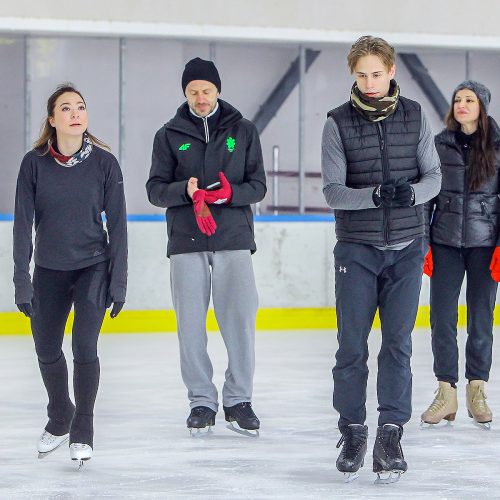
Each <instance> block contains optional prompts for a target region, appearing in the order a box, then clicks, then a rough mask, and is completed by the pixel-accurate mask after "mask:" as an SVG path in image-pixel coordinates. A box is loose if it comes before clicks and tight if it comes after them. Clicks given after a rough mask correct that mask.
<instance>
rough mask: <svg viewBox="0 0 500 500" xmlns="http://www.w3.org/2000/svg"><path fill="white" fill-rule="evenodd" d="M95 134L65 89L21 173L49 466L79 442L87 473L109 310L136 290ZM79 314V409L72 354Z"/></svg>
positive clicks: (19, 232)
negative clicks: (58, 452)
mask: <svg viewBox="0 0 500 500" xmlns="http://www.w3.org/2000/svg"><path fill="white" fill-rule="evenodd" d="M87 125H88V116H87V107H86V104H85V100H84V99H83V97H82V94H81V93H80V92H79V91H78V90H76V89H75V87H74V86H73V85H72V84H70V83H66V84H63V85H60V86H59V87H58V88H57V89H56V91H55V92H54V93H53V94H52V95H51V96H50V97H49V99H48V102H47V117H46V119H45V120H44V123H43V125H42V130H41V132H40V137H39V138H38V140H37V141H36V142H35V144H34V147H33V149H32V150H31V151H29V152H28V153H27V154H26V155H25V157H24V158H23V161H22V163H21V168H20V171H19V175H18V179H17V190H16V203H15V216H14V284H15V292H16V297H15V300H16V304H17V307H18V308H19V310H20V311H21V312H23V313H24V314H25V315H26V316H28V317H29V318H30V319H31V330H32V333H33V339H34V342H35V350H36V354H37V357H38V364H39V367H40V372H41V375H42V379H43V383H44V385H45V388H46V390H47V394H48V398H49V403H48V406H47V414H48V422H47V425H46V426H45V429H44V431H43V433H42V435H41V436H40V439H39V441H38V452H39V458H43V457H44V456H46V455H47V454H48V453H51V452H52V451H54V450H55V449H57V448H58V447H59V446H61V445H62V444H64V443H65V442H67V441H68V439H69V444H70V457H71V459H72V460H79V461H80V465H81V464H82V463H83V462H82V461H83V460H88V459H90V458H91V457H92V452H93V436H94V430H93V414H94V403H95V399H96V395H97V389H98V385H99V374H100V368H99V358H98V356H97V340H98V337H99V331H100V329H101V325H102V322H103V319H104V314H105V312H106V308H107V307H109V306H111V304H113V308H112V310H111V317H115V316H116V315H117V314H118V313H119V312H120V310H121V308H122V307H123V304H124V302H125V293H126V282H127V225H126V224H127V222H126V210H125V196H124V191H123V177H122V173H121V170H120V166H119V165H118V162H117V161H116V159H115V157H114V156H113V155H112V154H111V153H110V152H109V151H106V150H105V148H107V146H106V145H105V144H104V143H103V142H102V141H100V140H99V139H97V138H96V137H94V136H93V135H92V134H90V132H89V131H88V128H87ZM103 212H104V213H105V214H106V218H107V222H106V228H107V230H105V229H104V225H103V220H102V213H103ZM33 221H34V224H35V234H36V236H35V248H34V261H35V269H34V273H33V281H32V280H31V275H30V261H31V256H32V254H33V242H32V228H33ZM72 306H73V307H74V312H75V319H74V324H73V335H72V349H73V359H74V370H73V388H74V398H75V405H74V404H73V402H72V401H71V398H70V396H69V391H68V369H67V365H66V360H65V357H64V353H63V351H62V343H63V337H64V329H65V326H66V321H67V319H68V315H69V312H70V310H71V307H72Z"/></svg>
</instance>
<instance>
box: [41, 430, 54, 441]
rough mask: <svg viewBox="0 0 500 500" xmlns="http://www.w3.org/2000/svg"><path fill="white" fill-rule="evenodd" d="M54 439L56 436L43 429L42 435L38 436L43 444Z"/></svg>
mask: <svg viewBox="0 0 500 500" xmlns="http://www.w3.org/2000/svg"><path fill="white" fill-rule="evenodd" d="M55 439H56V436H54V435H53V434H51V433H50V432H48V431H43V433H42V435H41V436H40V441H41V442H42V443H43V444H50V443H52V441H54V440H55Z"/></svg>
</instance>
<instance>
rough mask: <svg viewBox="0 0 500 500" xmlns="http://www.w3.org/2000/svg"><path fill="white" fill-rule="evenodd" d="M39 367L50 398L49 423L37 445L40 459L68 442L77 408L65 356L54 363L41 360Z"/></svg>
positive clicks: (62, 355) (48, 407) (48, 408)
mask: <svg viewBox="0 0 500 500" xmlns="http://www.w3.org/2000/svg"><path fill="white" fill-rule="evenodd" d="M38 366H39V367H40V373H41V375H42V380H43V383H44V385H45V389H46V390H47V395H48V397H49V404H48V405H47V415H48V417H49V421H48V422H47V425H46V426H45V429H44V431H43V433H42V435H41V436H40V438H39V439H38V443H37V451H38V458H45V457H46V456H47V455H49V454H50V453H52V452H53V451H55V450H57V448H59V447H60V446H61V445H62V444H64V443H66V442H67V440H68V437H69V434H68V433H69V428H70V426H71V420H72V419H73V414H74V413H75V406H74V405H73V403H72V402H71V399H70V397H69V391H68V367H67V365H66V359H65V358H64V354H63V353H61V356H60V357H59V359H58V360H57V361H56V362H54V363H42V362H41V361H40V360H39V361H38Z"/></svg>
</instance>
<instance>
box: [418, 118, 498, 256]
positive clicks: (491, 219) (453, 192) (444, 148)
mask: <svg viewBox="0 0 500 500" xmlns="http://www.w3.org/2000/svg"><path fill="white" fill-rule="evenodd" d="M489 121H490V130H491V133H492V134H493V140H494V143H495V147H496V150H497V155H496V158H497V162H496V165H497V171H496V174H495V175H494V176H493V177H491V178H490V179H488V180H487V181H486V182H485V183H484V184H483V185H482V186H481V187H480V188H479V189H476V190H475V191H470V190H469V181H468V175H467V173H468V170H469V168H470V166H469V165H466V160H465V157H464V154H463V152H462V149H461V147H460V145H459V144H458V142H457V140H456V136H455V133H454V132H452V131H450V130H448V129H444V130H442V131H441V132H440V133H439V134H438V135H437V136H436V139H435V141H436V149H437V151H438V154H439V157H440V159H441V171H442V175H443V180H442V185H441V191H440V193H439V195H438V196H437V197H436V198H434V199H433V200H432V201H431V202H429V204H428V207H427V210H428V217H429V220H430V242H431V243H438V244H441V245H449V246H452V247H458V248H459V247H465V248H472V247H494V246H498V245H500V235H499V224H500V198H499V197H500V173H499V169H500V128H499V127H498V125H497V123H496V122H495V120H493V118H491V117H489Z"/></svg>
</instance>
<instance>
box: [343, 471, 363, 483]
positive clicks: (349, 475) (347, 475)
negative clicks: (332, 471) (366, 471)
mask: <svg viewBox="0 0 500 500" xmlns="http://www.w3.org/2000/svg"><path fill="white" fill-rule="evenodd" d="M358 477H359V472H344V483H352V482H353V481H355V480H356V479H358Z"/></svg>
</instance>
